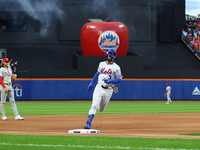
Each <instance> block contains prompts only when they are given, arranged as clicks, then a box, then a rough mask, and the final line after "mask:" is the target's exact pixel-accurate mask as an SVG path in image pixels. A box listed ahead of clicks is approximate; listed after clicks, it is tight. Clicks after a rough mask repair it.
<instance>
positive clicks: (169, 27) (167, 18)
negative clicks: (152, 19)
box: [158, 6, 173, 41]
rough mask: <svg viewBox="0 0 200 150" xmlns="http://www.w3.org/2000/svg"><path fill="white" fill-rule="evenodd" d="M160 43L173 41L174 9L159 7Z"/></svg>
mask: <svg viewBox="0 0 200 150" xmlns="http://www.w3.org/2000/svg"><path fill="white" fill-rule="evenodd" d="M158 33H159V41H173V7H170V6H160V7H159V31H158Z"/></svg>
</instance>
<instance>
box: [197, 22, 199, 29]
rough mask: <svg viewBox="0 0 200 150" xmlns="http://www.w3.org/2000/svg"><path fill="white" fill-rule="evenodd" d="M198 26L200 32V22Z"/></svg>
mask: <svg viewBox="0 0 200 150" xmlns="http://www.w3.org/2000/svg"><path fill="white" fill-rule="evenodd" d="M197 26H198V28H199V30H200V21H199V22H198V24H197Z"/></svg>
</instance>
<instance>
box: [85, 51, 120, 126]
mask: <svg viewBox="0 0 200 150" xmlns="http://www.w3.org/2000/svg"><path fill="white" fill-rule="evenodd" d="M116 54H117V52H116V50H114V49H110V50H109V51H108V52H107V54H106V61H103V62H100V63H99V67H98V70H97V73H96V74H95V76H94V77H93V79H92V81H91V82H90V84H89V86H88V89H87V90H88V92H89V91H90V90H91V89H92V86H93V83H94V82H95V81H96V80H97V79H98V83H97V85H96V87H95V90H94V93H93V98H92V106H91V108H90V111H89V113H88V118H87V122H86V125H85V126H84V129H90V128H91V123H92V120H93V118H94V115H95V114H96V111H97V109H99V111H103V110H105V109H106V106H107V105H108V102H109V101H110V98H111V96H112V94H113V88H114V86H115V84H116V83H119V82H120V81H121V80H122V74H121V69H120V67H119V66H118V65H117V64H116V63H115V62H114V61H113V60H114V58H115V57H116Z"/></svg>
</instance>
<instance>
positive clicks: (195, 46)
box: [192, 39, 199, 54]
mask: <svg viewBox="0 0 200 150" xmlns="http://www.w3.org/2000/svg"><path fill="white" fill-rule="evenodd" d="M192 44H193V45H194V46H193V47H194V52H195V53H197V54H199V42H198V40H197V39H194V40H193V41H192Z"/></svg>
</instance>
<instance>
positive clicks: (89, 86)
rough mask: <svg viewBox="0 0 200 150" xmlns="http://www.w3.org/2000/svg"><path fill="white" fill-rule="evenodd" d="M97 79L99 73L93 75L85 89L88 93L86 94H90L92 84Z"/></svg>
mask: <svg viewBox="0 0 200 150" xmlns="http://www.w3.org/2000/svg"><path fill="white" fill-rule="evenodd" d="M98 77H99V72H97V73H96V74H95V75H94V77H93V79H92V81H91V82H90V84H89V85H88V88H87V91H88V92H90V90H91V89H92V86H93V83H94V82H95V81H96V80H98Z"/></svg>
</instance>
